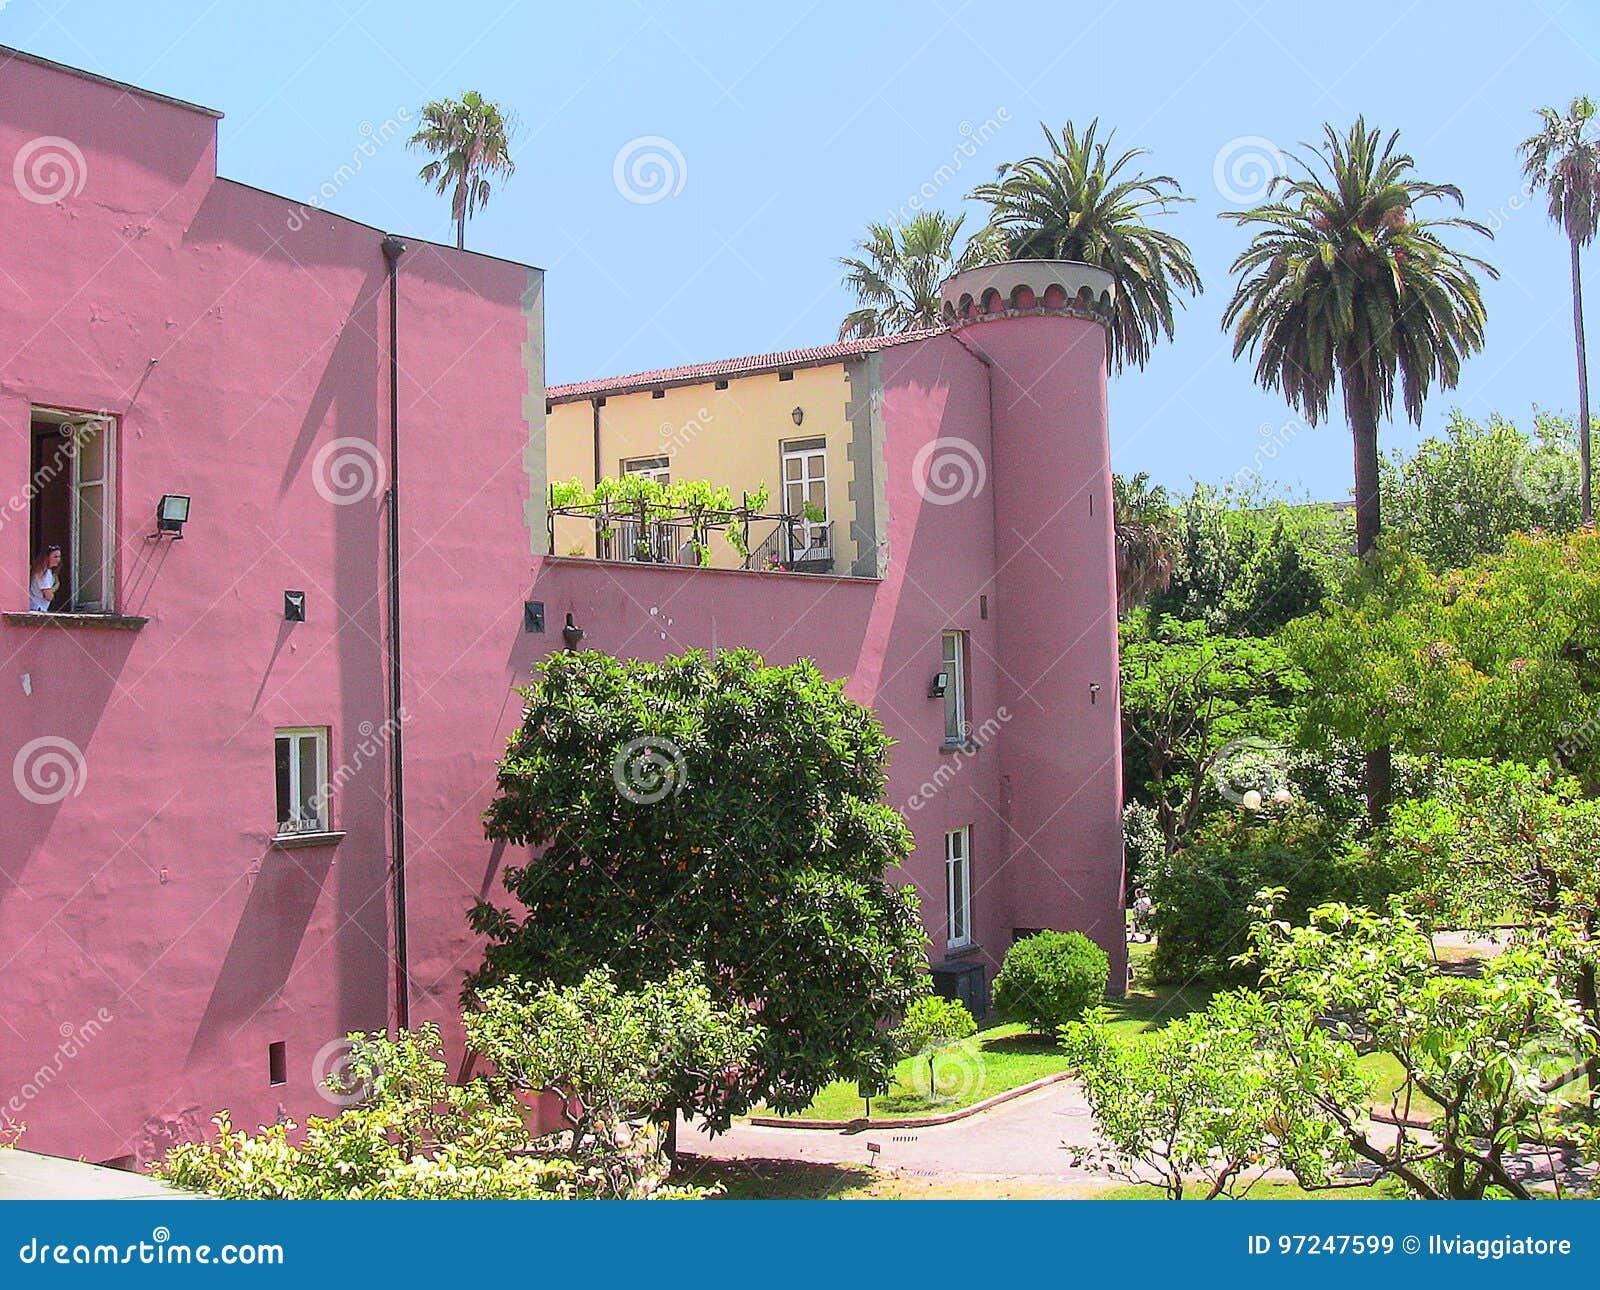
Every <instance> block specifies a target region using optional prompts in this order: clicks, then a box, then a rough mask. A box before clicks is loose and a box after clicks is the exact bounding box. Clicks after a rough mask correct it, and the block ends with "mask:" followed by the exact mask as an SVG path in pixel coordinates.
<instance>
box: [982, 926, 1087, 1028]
mask: <svg viewBox="0 0 1600 1290" xmlns="http://www.w3.org/2000/svg"><path fill="white" fill-rule="evenodd" d="M1110 974H1111V966H1110V962H1109V961H1108V960H1107V958H1106V952H1105V951H1104V950H1103V949H1101V948H1100V947H1099V946H1098V945H1096V944H1095V943H1094V942H1093V941H1091V940H1090V939H1089V938H1088V937H1087V936H1085V935H1084V934H1083V933H1082V932H1053V931H1046V932H1035V933H1034V934H1033V935H1032V936H1024V937H1023V938H1022V939H1021V940H1020V941H1017V942H1016V943H1015V944H1013V945H1012V947H1011V948H1010V949H1009V950H1007V951H1006V956H1005V959H1004V961H1003V962H1002V963H1001V964H1000V972H999V974H998V975H997V976H996V977H995V979H994V1006H995V1008H996V1009H997V1010H998V1011H999V1013H1000V1015H1001V1016H1003V1017H1005V1018H1006V1019H1007V1020H1008V1021H1015V1022H1020V1023H1021V1024H1023V1025H1025V1026H1027V1027H1028V1028H1029V1029H1030V1030H1032V1031H1033V1032H1034V1033H1035V1034H1041V1035H1049V1034H1054V1033H1055V1031H1056V1030H1057V1028H1058V1027H1060V1026H1063V1025H1065V1024H1066V1023H1067V1022H1069V1021H1076V1020H1077V1019H1078V1018H1079V1017H1081V1016H1083V1014H1084V1013H1085V1012H1086V1011H1088V1010H1089V1009H1090V1008H1092V1007H1093V1006H1094V1005H1095V1004H1097V1003H1099V1002H1100V1001H1101V1000H1102V999H1104V998H1105V997H1106V981H1107V979H1108V978H1109V977H1110Z"/></svg>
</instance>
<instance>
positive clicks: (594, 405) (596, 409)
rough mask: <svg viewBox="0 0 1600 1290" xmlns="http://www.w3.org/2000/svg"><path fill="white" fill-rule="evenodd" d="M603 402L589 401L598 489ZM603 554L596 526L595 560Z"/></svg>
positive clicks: (597, 400) (598, 529)
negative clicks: (601, 406) (601, 407)
mask: <svg viewBox="0 0 1600 1290" xmlns="http://www.w3.org/2000/svg"><path fill="white" fill-rule="evenodd" d="M603 402H604V400H603V399H590V400H589V412H590V425H591V426H592V428H593V438H594V486H595V487H596V488H599V487H600V404H601V403H603ZM604 554H605V552H604V551H603V550H601V547H600V526H599V525H598V524H597V525H595V530H594V556H595V559H597V560H598V559H599V558H600V557H601V556H603V555H604Z"/></svg>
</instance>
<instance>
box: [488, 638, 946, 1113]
mask: <svg viewBox="0 0 1600 1290" xmlns="http://www.w3.org/2000/svg"><path fill="white" fill-rule="evenodd" d="M523 693H524V698H525V700H526V709H525V712H524V716H523V722H522V726H521V729H520V730H519V731H518V732H517V733H516V734H515V735H514V736H513V737H512V739H511V742H510V745H509V747H508V748H507V750H506V754H505V756H504V758H503V759H502V761H501V763H500V771H499V794H498V796H497V797H496V799H495V800H494V801H493V802H492V803H491V804H490V807H489V810H488V812H487V814H486V816H485V820H486V827H487V831H488V834H489V836H490V837H491V838H495V839H498V840H503V841H505V842H508V843H511V844H514V845H516V846H528V847H534V848H538V851H537V854H535V855H533V856H532V857H530V858H529V859H528V860H527V861H526V862H525V863H523V864H518V865H512V866H509V867H508V868H507V870H506V874H505V885H506V889H507V891H509V892H510V894H511V895H512V896H513V897H514V898H515V900H516V904H517V908H516V909H515V910H513V909H504V908H499V907H496V906H494V905H492V904H489V903H480V904H479V905H478V906H477V907H476V909H475V910H474V911H473V914H472V925H473V927H474V929H475V930H476V931H478V932H479V933H481V934H483V935H484V936H486V937H487V938H488V942H489V944H488V948H487V955H486V960H485V964H484V967H483V969H482V970H481V971H480V972H479V973H478V974H476V976H475V977H474V979H473V980H472V981H471V982H469V988H482V987H484V986H488V985H492V984H494V983H496V982H497V981H504V980H506V979H508V978H515V979H520V980H522V981H524V982H528V983H531V984H535V985H537V984H542V983H544V982H546V981H554V982H555V983H556V984H558V985H570V984H576V983H577V982H579V981H581V980H582V979H583V978H584V977H585V976H586V975H587V974H588V973H589V972H590V971H592V970H593V969H595V968H598V967H604V966H609V967H611V968H612V969H613V970H614V972H615V973H616V982H617V985H618V986H619V987H620V988H622V989H624V990H629V991H637V990H639V989H642V988H643V987H645V986H646V985H647V984H648V983H650V982H652V981H660V980H663V979H665V978H667V977H668V976H670V975H671V973H673V972H674V971H676V970H678V969H680V968H684V967H687V966H688V965H690V964H692V963H698V964H701V965H703V966H704V969H705V974H706V976H705V979H706V983H707V985H708V986H709V988H710V990H711V993H712V998H713V1000H714V1001H715V1003H716V1004H717V1006H718V1007H719V1008H723V1009H726V1010H730V1011H736V1010H738V1009H741V1008H743V1009H747V1010H750V1011H752V1012H754V1013H756V1014H757V1015H758V1018H759V1021H760V1024H761V1035H760V1040H759V1043H758V1044H757V1046H756V1048H755V1050H754V1051H753V1053H752V1054H751V1057H750V1059H749V1060H748V1061H747V1062H745V1063H743V1065H742V1066H741V1067H740V1069H739V1070H738V1071H737V1072H736V1073H734V1074H732V1075H730V1077H729V1079H728V1080H727V1081H726V1082H724V1083H721V1084H716V1083H711V1084H708V1085H706V1086H703V1087H700V1088H697V1089H695V1090H694V1091H693V1094H692V1096H691V1097H690V1098H689V1100H687V1101H686V1102H685V1103H684V1109H685V1110H687V1111H689V1112H691V1113H695V1114H699V1115H701V1116H703V1117H704V1119H705V1120H706V1122H707V1123H708V1124H709V1125H710V1126H711V1127H712V1128H713V1129H722V1128H726V1127H727V1124H728V1122H729V1120H730V1119H731V1117H733V1116H735V1115H739V1114H742V1113H744V1112H745V1111H748V1110H749V1109H750V1108H751V1107H752V1106H754V1105H755V1104H756V1103H758V1102H765V1103H766V1104H768V1105H769V1106H771V1107H772V1108H773V1109H774V1110H776V1111H778V1112H780V1113H784V1112H793V1111H798V1110H801V1109H802V1108H804V1107H805V1106H806V1105H808V1104H809V1103H810V1101H811V1099H812V1097H813V1096H814V1095H815V1094H816V1092H817V1090H818V1089H820V1088H821V1087H822V1086H823V1085H824V1084H827V1083H829V1082H830V1081H832V1080H835V1079H845V1080H852V1081H854V1082H856V1083H858V1084H860V1085H862V1086H863V1088H865V1089H869V1090H879V1089H882V1088H885V1087H887V1084H888V1078H889V1072H890V1069H891V1067H892V1066H893V1064H894V1061H895V1052H894V1040H893V1036H892V1033H891V1031H890V1030H889V1028H888V1026H887V1024H886V1023H888V1022H889V1021H891V1020H892V1019H893V1018H895V1017H898V1016H900V1015H901V1014H902V1013H903V1012H904V1010H905V1008H906V1006H907V1005H908V1004H909V1003H910V1002H911V1001H912V1000H913V999H914V998H916V997H917V995H919V994H920V993H921V992H922V990H923V981H924V976H923V964H924V961H925V960H924V954H925V946H926V938H925V936H924V934H923V931H922V927H921V923H920V920H919V917H918V914H917V900H916V895H915V893H914V892H913V891H911V890H910V889H909V888H906V887H896V886H893V885H891V884H890V883H889V882H888V881H887V880H886V876H885V875H886V874H887V873H888V872H889V871H891V870H893V869H894V868H895V867H896V866H897V865H899V864H900V863H901V861H902V860H903V859H904V858H905V856H906V855H907V854H908V853H909V851H910V848H911V833H910V830H909V829H908V828H907V827H906V824H905V821H904V820H902V819H901V818H900V816H899V814H898V813H897V812H896V811H895V810H894V809H893V808H892V807H889V806H887V805H885V804H884V803H883V802H882V801H881V800H880V799H881V795H882V792H883V789H884V784H885V779H886V762H887V754H888V748H889V739H888V738H887V736H886V735H885V734H884V733H883V728H882V726H881V725H880V723H879V721H878V719H877V717H876V716H874V715H873V713H872V712H871V711H870V710H868V709H866V708H864V707H862V706H861V705H860V704H857V703H854V702H852V701H851V700H849V699H847V698H846V697H845V695H844V693H843V688H842V686H841V685H840V684H839V683H837V682H830V681H828V680H827V679H826V678H824V677H823V676H822V674H821V673H820V672H819V671H818V670H817V669H816V667H815V666H814V665H813V664H811V663H809V662H803V663H799V664H795V665H793V666H790V667H767V666H765V665H764V664H763V663H762V661H761V660H760V658H759V657H757V656H756V655H754V654H752V653H750V652H748V651H729V652H724V653H720V654H718V655H717V656H716V657H714V658H708V657H706V656H705V655H704V654H701V653H698V652H695V653H689V654H686V655H684V656H682V657H680V658H672V659H668V660H666V661H665V662H661V663H647V662H641V661H638V660H620V659H615V658H611V657H609V656H607V655H605V654H601V653H597V652H582V653H578V652H569V653H562V654H556V655H552V656H551V657H550V658H548V659H547V660H545V662H544V664H543V665H542V672H541V675H540V676H539V678H538V679H537V681H536V682H535V684H534V685H532V686H531V687H529V688H527V689H526V690H525V691H524V692H523Z"/></svg>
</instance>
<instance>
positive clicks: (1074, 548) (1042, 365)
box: [942, 260, 1127, 994]
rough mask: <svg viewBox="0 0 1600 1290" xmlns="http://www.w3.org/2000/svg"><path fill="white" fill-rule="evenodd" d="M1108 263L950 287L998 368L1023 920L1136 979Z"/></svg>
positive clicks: (1012, 886) (1002, 592)
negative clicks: (1101, 952)
mask: <svg viewBox="0 0 1600 1290" xmlns="http://www.w3.org/2000/svg"><path fill="white" fill-rule="evenodd" d="M1114 290H1115V285H1114V282H1113V279H1112V277H1111V275H1110V274H1109V273H1106V272H1105V271H1104V270H1102V269H1096V268H1093V267H1091V266H1089V265H1086V264H1078V263H1074V262H1071V261H1061V260H1020V261H1008V262H1006V263H1003V264H992V265H985V266H983V267H982V268H977V269H971V270H968V271H967V272H965V273H960V274H957V275H956V276H955V277H953V278H951V279H949V280H948V281H947V282H945V284H944V285H943V288H942V293H943V298H944V318H945V322H946V324H947V325H948V326H949V327H950V328H951V330H952V333H953V334H954V336H955V338H956V339H957V340H959V341H960V342H961V343H962V344H963V345H965V346H966V347H967V348H968V349H969V350H970V351H972V352H973V353H974V354H975V355H976V356H977V357H978V358H980V359H981V360H982V361H983V362H984V363H985V364H986V366H987V368H988V375H989V382H990V417H991V422H992V433H993V448H992V453H993V460H992V463H991V465H992V472H991V473H992V482H993V489H994V510H995V519H994V523H995V560H996V572H995V592H996V602H997V603H996V611H997V618H998V628H999V631H998V636H999V646H1000V658H999V666H1000V670H1001V674H1002V678H1003V679H1002V689H1003V690H1004V691H1005V692H1006V693H1007V694H1008V696H1009V697H1008V698H1007V699H1006V706H1007V708H1008V709H1009V711H1010V713H1011V719H1010V720H1009V722H1008V723H1007V725H1006V729H1005V734H1004V736H1003V737H1002V739H1001V740H1000V744H1001V748H1002V753H1001V766H1002V773H1003V775H1004V778H1005V781H1006V790H1007V792H1008V794H1009V809H1008V811H1007V818H1008V821H1009V825H1010V831H1009V837H1008V840H1007V841H1008V847H1007V858H1006V865H1005V871H1004V880H1003V881H1004V888H1003V890H1004V897H1003V899H1004V900H1005V901H1006V902H1007V904H1008V906H1009V909H1010V911H1011V913H1010V916H1011V923H1012V931H1013V936H1015V935H1017V934H1019V933H1025V932H1027V931H1029V930H1033V929H1037V928H1044V927H1050V928H1056V929H1058V930H1062V931H1081V932H1083V933H1085V934H1086V935H1088V936H1089V937H1090V938H1092V939H1093V940H1095V941H1097V942H1098V943H1099V944H1100V945H1101V946H1102V947H1103V948H1104V949H1105V951H1106V954H1107V956H1108V957H1109V958H1110V960H1111V989H1112V991H1113V992H1114V993H1117V994H1120V993H1122V991H1123V987H1124V984H1125V982H1126V979H1127V946H1126V941H1125V935H1124V916H1123V891H1122V757H1121V727H1120V721H1119V703H1118V684H1117V679H1118V677H1117V598H1116V558H1115V548H1114V533H1113V524H1112V503H1111V459H1110V445H1109V440H1108V431H1107V419H1106V354H1107V349H1106V342H1107V327H1108V325H1109V319H1110V317H1111V308H1112V299H1113V292H1114Z"/></svg>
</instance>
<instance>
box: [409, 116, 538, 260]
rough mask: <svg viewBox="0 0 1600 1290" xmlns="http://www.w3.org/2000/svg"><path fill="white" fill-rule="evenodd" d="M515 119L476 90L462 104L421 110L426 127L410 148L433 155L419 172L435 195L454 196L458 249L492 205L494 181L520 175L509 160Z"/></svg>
mask: <svg viewBox="0 0 1600 1290" xmlns="http://www.w3.org/2000/svg"><path fill="white" fill-rule="evenodd" d="M515 133H516V122H515V119H514V118H511V117H508V116H507V115H506V114H505V113H503V112H502V111H501V109H500V105H499V104H498V103H496V102H494V101H493V100H492V99H486V98H484V97H483V95H481V94H479V93H478V91H477V90H468V91H467V92H466V93H465V94H463V95H462V96H461V98H460V99H435V100H434V101H433V102H432V103H429V104H427V105H426V106H424V107H423V109H422V122H421V124H420V125H419V126H418V127H417V131H416V133H415V134H413V135H412V136H411V138H410V139H409V140H408V141H407V146H408V147H412V148H421V149H423V150H424V151H425V152H431V153H433V154H434V159H433V160H432V161H430V162H428V163H427V164H426V165H424V166H423V167H422V169H421V170H419V171H418V172H417V178H419V179H420V180H422V182H423V183H424V184H429V185H431V186H432V187H433V191H434V192H436V193H439V194H441V195H443V194H444V193H449V194H450V218H451V219H453V220H455V222H456V249H457V250H461V249H463V248H465V246H466V244H467V220H469V219H470V218H471V217H472V216H473V215H474V214H476V213H477V212H478V211H480V210H482V209H483V208H484V207H485V206H486V205H488V202H489V193H490V181H491V180H494V179H500V178H507V179H509V178H510V177H511V175H512V174H513V173H514V172H515V171H516V168H517V167H516V163H515V162H513V161H512V160H511V138H512V136H513V135H514V134H515Z"/></svg>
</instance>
